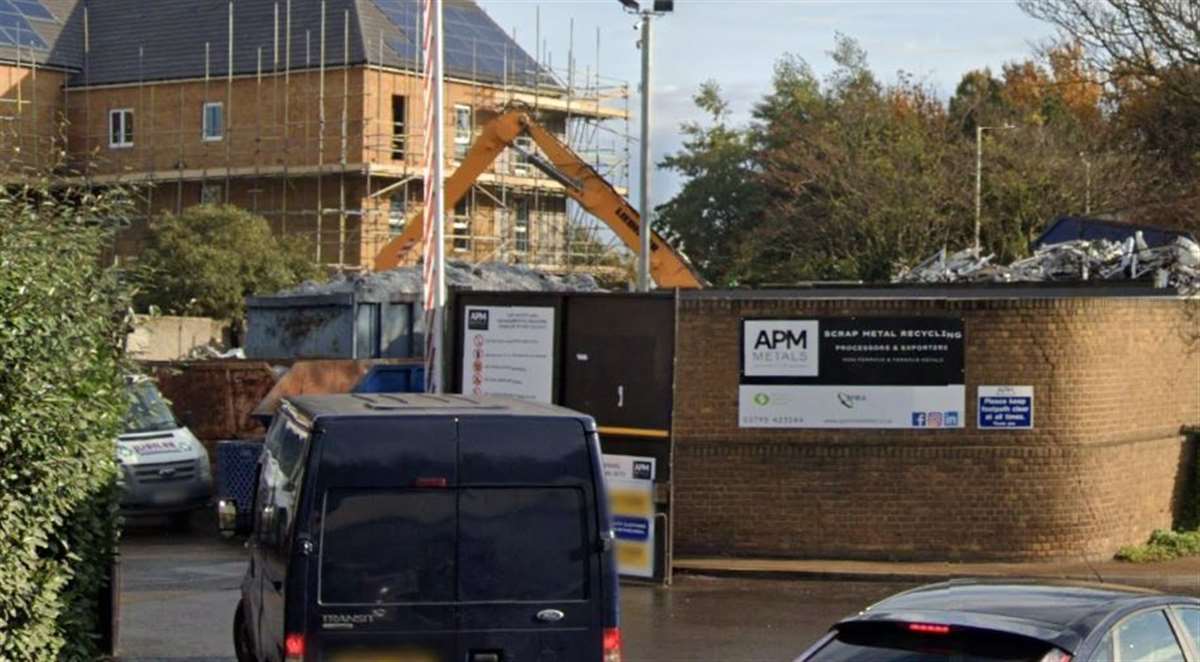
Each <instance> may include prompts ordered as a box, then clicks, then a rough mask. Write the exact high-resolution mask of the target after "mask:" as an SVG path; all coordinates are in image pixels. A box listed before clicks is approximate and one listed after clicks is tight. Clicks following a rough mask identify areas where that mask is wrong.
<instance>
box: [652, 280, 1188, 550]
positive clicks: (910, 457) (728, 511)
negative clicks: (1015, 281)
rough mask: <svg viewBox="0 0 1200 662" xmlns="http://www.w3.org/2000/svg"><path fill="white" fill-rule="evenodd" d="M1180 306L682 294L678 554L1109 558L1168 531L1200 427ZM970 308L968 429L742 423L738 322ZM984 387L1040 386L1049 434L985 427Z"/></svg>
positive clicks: (1039, 416)
mask: <svg viewBox="0 0 1200 662" xmlns="http://www.w3.org/2000/svg"><path fill="white" fill-rule="evenodd" d="M1188 305H1189V304H1185V303H1183V302H1180V301H1176V300H1162V299H1157V300H1156V299H1148V298H1142V299H1134V298H1063V299H1042V300H1038V299H1010V300H914V299H908V300H872V301H868V300H859V301H852V300H811V299H810V300H804V299H776V300H766V299H762V300H730V299H728V298H720V297H714V296H713V295H712V293H706V294H701V295H698V296H687V295H685V296H684V298H683V300H682V301H681V302H680V308H679V319H678V324H679V333H678V349H677V354H676V370H677V375H676V383H677V388H676V396H675V397H676V400H675V403H676V404H675V407H676V409H675V418H674V433H675V457H674V469H675V499H674V503H675V508H676V517H677V519H676V524H675V536H676V539H675V544H676V553H678V554H681V555H687V554H740V555H760V556H778V557H837V558H862V559H914V560H920V559H929V560H933V559H951V560H980V559H996V560H1001V559H1011V560H1034V559H1070V558H1076V559H1077V558H1081V557H1088V558H1100V557H1105V556H1109V555H1111V554H1112V553H1113V552H1114V551H1115V550H1116V548H1117V547H1119V546H1121V545H1124V544H1130V543H1135V542H1142V541H1143V540H1144V539H1145V538H1146V536H1147V535H1148V534H1149V533H1150V532H1151V531H1152V530H1153V529H1155V528H1161V527H1169V526H1171V524H1172V522H1173V518H1174V516H1175V515H1176V514H1177V513H1178V510H1179V507H1180V496H1181V494H1182V490H1183V488H1184V485H1185V483H1186V477H1187V476H1188V469H1189V465H1190V458H1191V449H1190V447H1189V443H1188V442H1186V441H1185V440H1184V437H1183V436H1182V435H1181V434H1180V430H1181V427H1182V426H1184V425H1189V424H1196V423H1200V343H1197V342H1195V341H1193V340H1190V337H1192V336H1195V335H1197V334H1200V324H1198V321H1197V320H1198V319H1200V318H1198V317H1196V313H1195V312H1194V306H1193V312H1191V313H1189V312H1188V311H1187V307H1188ZM849 315H860V316H862V315H886V316H908V315H936V316H961V317H962V319H963V322H964V328H965V332H966V348H965V360H966V383H967V398H966V399H967V408H966V412H965V414H966V416H965V420H966V421H967V425H966V427H965V428H963V429H958V430H929V431H909V430H764V429H740V428H738V426H737V393H738V371H739V352H740V347H739V328H740V320H741V319H742V318H744V317H749V316H780V317H805V316H849ZM980 384H1031V385H1033V386H1034V389H1035V429H1034V430H1032V431H1012V432H995V431H980V430H977V429H975V425H974V421H975V406H974V402H973V400H974V399H975V392H976V391H975V389H976V387H977V386H978V385H980Z"/></svg>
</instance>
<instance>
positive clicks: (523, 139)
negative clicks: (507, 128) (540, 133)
mask: <svg viewBox="0 0 1200 662" xmlns="http://www.w3.org/2000/svg"><path fill="white" fill-rule="evenodd" d="M513 145H515V146H517V147H519V148H520V149H522V150H524V151H523V152H522V151H519V150H513V155H514V157H515V158H513V161H512V173H513V174H514V175H528V174H529V173H530V171H531V170H530V169H531V168H532V166H533V164H532V163H530V162H529V158H528V157H526V156H525V155H526V154H533V152H534V150H535V149H537V147H536V146H535V145H534V142H533V138H530V137H529V136H517V137H516V138H514V139H513Z"/></svg>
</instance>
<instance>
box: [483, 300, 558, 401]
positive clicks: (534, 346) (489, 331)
mask: <svg viewBox="0 0 1200 662" xmlns="http://www.w3.org/2000/svg"><path fill="white" fill-rule="evenodd" d="M462 357H463V359H462V390H463V393H465V394H467V395H474V396H483V395H497V396H505V397H510V398H516V399H518V400H533V401H537V402H545V403H550V402H551V401H552V399H553V389H554V309H553V308H549V307H536V306H466V307H465V309H464V310H463V347H462Z"/></svg>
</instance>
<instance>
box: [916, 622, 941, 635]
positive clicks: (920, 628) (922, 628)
mask: <svg viewBox="0 0 1200 662" xmlns="http://www.w3.org/2000/svg"><path fill="white" fill-rule="evenodd" d="M908 631H909V632H918V633H920V634H950V626H949V625H935V624H933V623H909V624H908Z"/></svg>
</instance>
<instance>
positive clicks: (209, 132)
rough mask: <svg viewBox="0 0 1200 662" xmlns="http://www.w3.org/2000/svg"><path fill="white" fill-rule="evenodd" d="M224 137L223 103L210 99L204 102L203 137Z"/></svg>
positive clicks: (211, 138) (214, 138)
mask: <svg viewBox="0 0 1200 662" xmlns="http://www.w3.org/2000/svg"><path fill="white" fill-rule="evenodd" d="M224 137H225V104H223V103H221V102H220V101H211V102H209V103H206V104H204V139H205V140H207V141H212V140H221V139H223V138H224Z"/></svg>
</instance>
